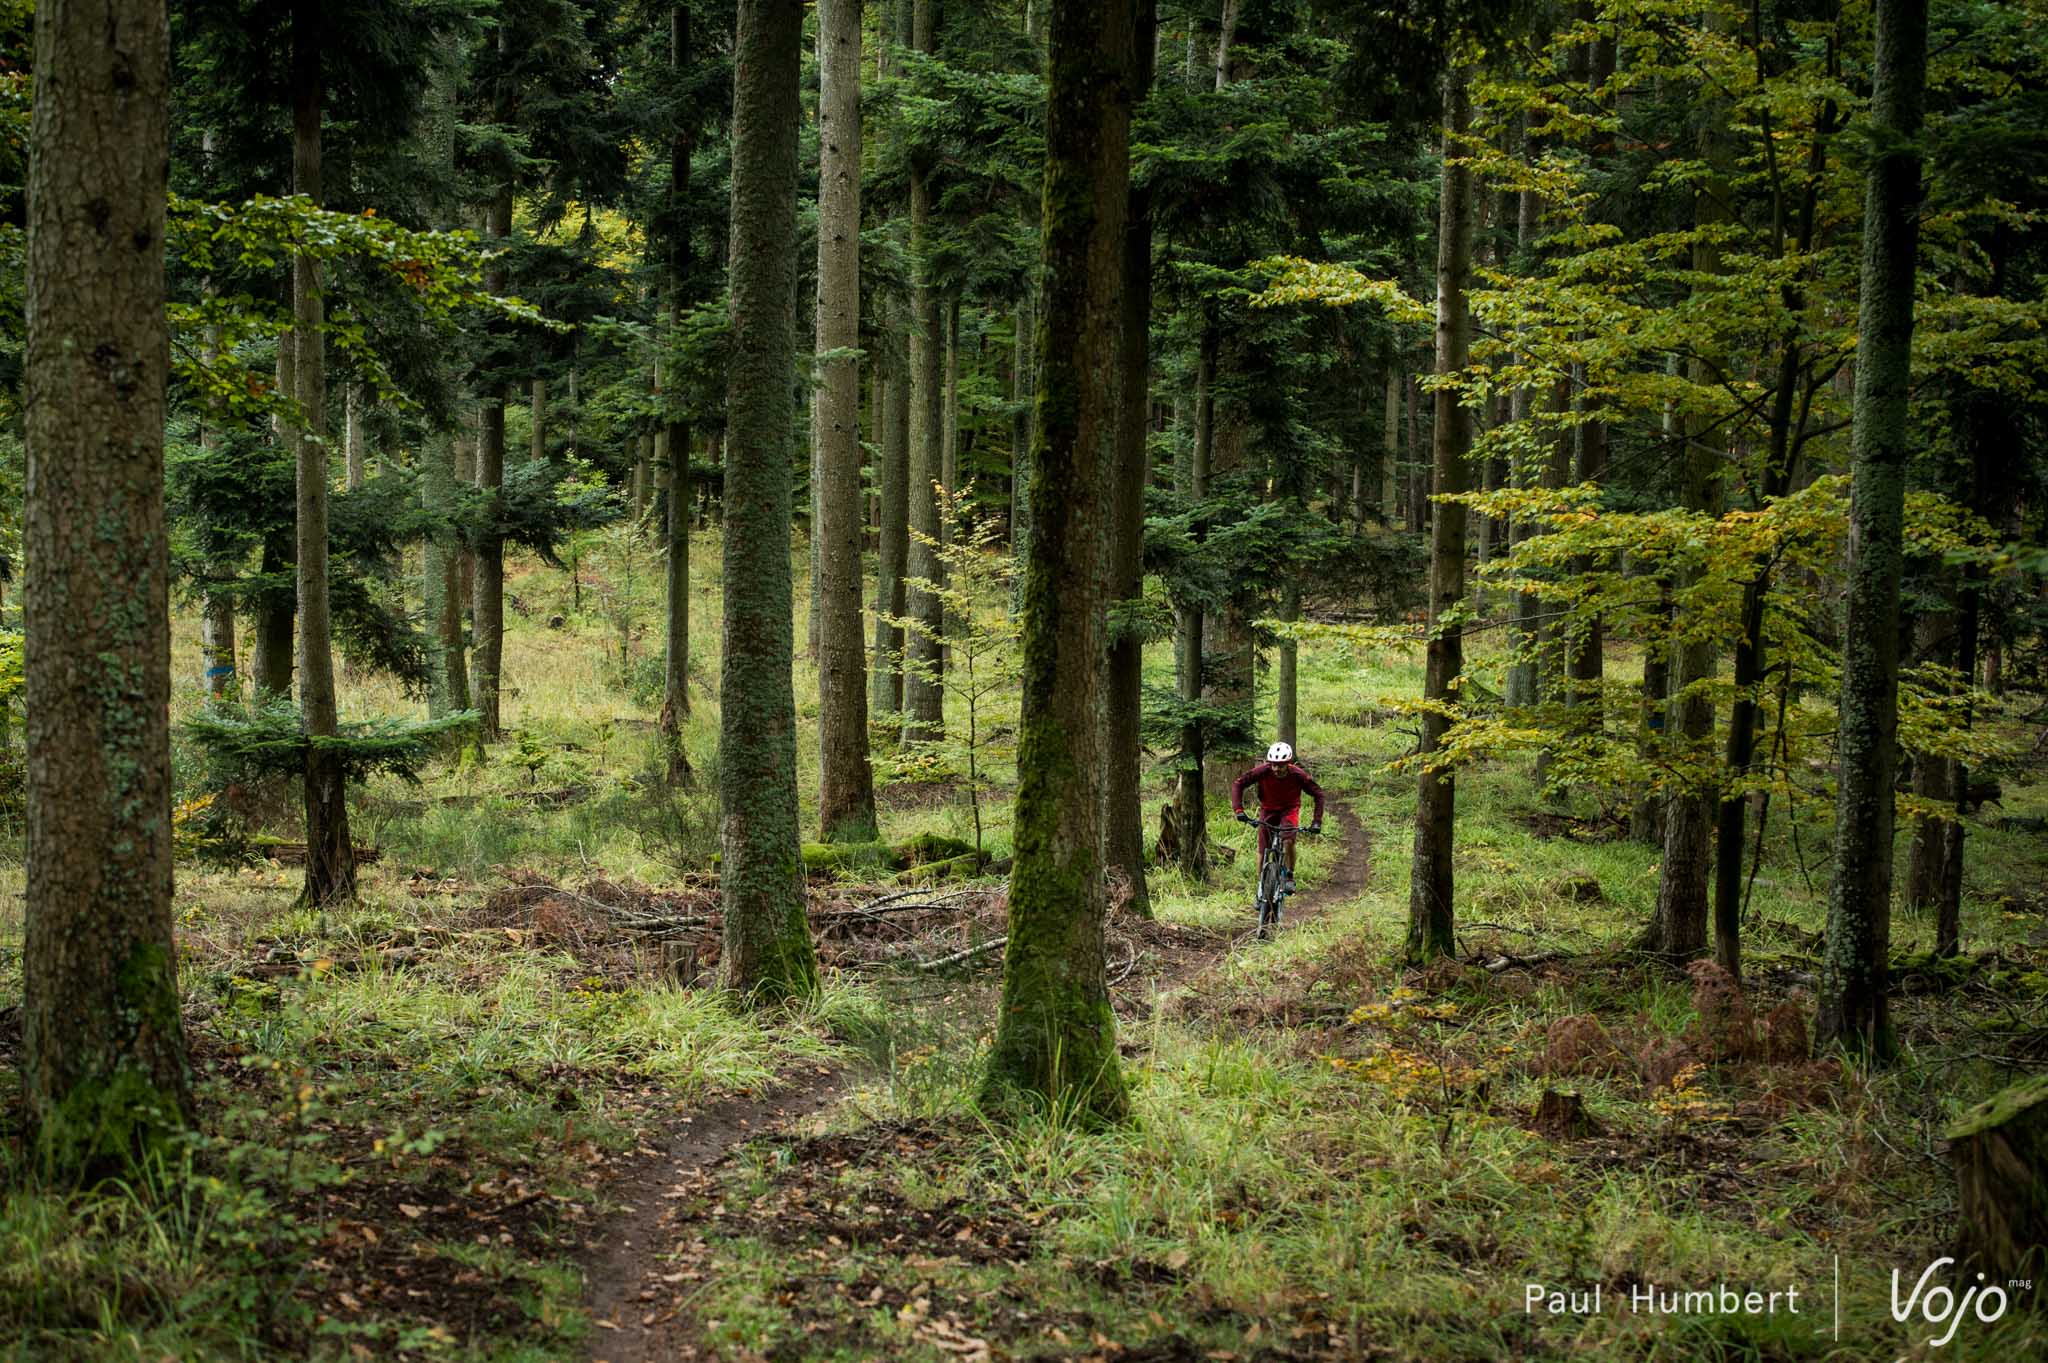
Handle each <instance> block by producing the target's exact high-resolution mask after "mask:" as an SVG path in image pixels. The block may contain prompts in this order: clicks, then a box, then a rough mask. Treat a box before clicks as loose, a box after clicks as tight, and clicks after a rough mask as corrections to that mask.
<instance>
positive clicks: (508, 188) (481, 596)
mask: <svg viewBox="0 0 2048 1363" xmlns="http://www.w3.org/2000/svg"><path fill="white" fill-rule="evenodd" d="M511 33H512V31H511V28H510V26H509V25H507V24H503V23H501V24H500V25H499V27H498V55H499V60H500V62H501V64H507V63H508V57H509V52H510V44H511ZM491 103H492V117H493V119H495V120H496V121H497V122H498V123H499V124H500V125H508V124H510V123H511V122H512V112H513V111H512V78H511V76H510V75H507V74H500V75H499V77H498V83H497V88H496V90H495V91H494V92H493V94H492V100H491ZM488 225H489V228H490V235H491V238H492V239H493V240H494V241H495V242H496V243H497V246H498V249H499V251H500V252H502V251H503V250H504V246H505V242H506V240H507V238H509V237H510V236H511V235H512V184H511V181H510V180H507V181H506V182H505V183H503V184H500V185H499V186H498V187H497V192H496V194H495V195H493V197H492V199H491V205H490V215H489V224H488ZM503 262H504V256H503V255H502V254H500V255H499V256H498V257H497V258H496V259H495V260H494V261H493V262H492V264H491V266H490V268H489V269H488V270H486V271H485V274H484V287H485V288H487V289H489V290H490V291H491V292H492V293H494V294H503V293H504V292H505V291H506V287H507V276H506V272H505V265H504V263H503ZM508 392H509V389H508V385H507V383H506V381H505V380H504V379H503V378H496V379H493V380H492V381H491V384H490V391H489V392H488V393H487V394H486V395H485V397H484V404H483V412H482V420H481V424H480V427H479V431H478V435H477V442H476V485H477V487H478V488H479V489H480V490H481V491H482V492H483V498H482V507H481V513H482V517H483V524H482V527H481V529H480V530H479V531H478V534H477V538H476V553H475V559H476V583H475V593H476V597H475V601H474V603H473V604H472V607H471V610H472V612H473V619H474V629H473V631H472V632H473V634H474V636H475V638H474V647H473V650H472V652H473V658H474V662H475V668H476V680H475V684H474V685H473V686H472V687H471V688H470V690H471V692H472V694H473V697H474V700H475V704H476V710H477V729H478V735H479V737H480V739H481V741H482V742H485V743H495V742H497V741H498V739H499V738H501V737H502V736H503V734H504V727H503V724H502V722H501V720H502V716H501V713H500V707H499V703H498V702H499V695H500V693H501V692H502V691H503V689H504V685H505V537H504V535H503V534H501V533H500V531H499V524H498V522H499V509H498V499H499V494H500V490H501V489H502V488H503V487H504V485H505V400H506V397H507V396H508Z"/></svg>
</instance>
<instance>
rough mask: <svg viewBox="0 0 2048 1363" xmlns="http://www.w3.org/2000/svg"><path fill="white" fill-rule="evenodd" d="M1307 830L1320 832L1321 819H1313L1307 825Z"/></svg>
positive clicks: (1321, 829) (1321, 827)
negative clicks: (1313, 820) (1312, 821)
mask: <svg viewBox="0 0 2048 1363" xmlns="http://www.w3.org/2000/svg"><path fill="white" fill-rule="evenodd" d="M1308 831H1309V832H1311V833H1320V832H1322V831H1323V821H1322V820H1321V819H1317V820H1316V821H1315V822H1314V823H1312V824H1310V825H1309V826H1308Z"/></svg>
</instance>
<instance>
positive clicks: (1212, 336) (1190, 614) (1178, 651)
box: [1173, 320, 1217, 880]
mask: <svg viewBox="0 0 2048 1363" xmlns="http://www.w3.org/2000/svg"><path fill="white" fill-rule="evenodd" d="M1216 350H1217V340H1216V326H1215V324H1214V323H1213V322H1209V321H1206V320H1205V321H1204V322H1203V324H1202V338H1201V341H1200V343H1199V346H1198V349H1197V354H1196V359H1195V401H1194V409H1195V413H1194V415H1195V432H1194V439H1193V440H1191V441H1189V442H1188V444H1189V450H1188V464H1187V470H1186V475H1187V476H1186V479H1185V481H1184V483H1183V485H1182V486H1181V487H1180V489H1179V491H1180V493H1181V495H1182V496H1183V497H1185V498H1186V499H1187V500H1188V501H1190V502H1193V503H1200V502H1203V501H1205V500H1207V498H1208V496H1209V464H1210V461H1211V459H1212V458H1213V456H1214V454H1215V445H1216ZM1195 537H1196V539H1197V540H1200V539H1201V538H1203V530H1202V527H1201V526H1199V525H1197V527H1196V529H1195ZM1175 617H1176V619H1175V627H1174V656H1175V661H1176V664H1177V665H1176V668H1175V671H1176V674H1177V678H1178V681H1179V683H1180V702H1181V704H1182V705H1183V706H1184V707H1192V706H1194V705H1197V704H1199V703H1200V702H1201V699H1202V688H1203V685H1204V683H1206V681H1207V680H1208V679H1207V677H1205V676H1204V675H1203V666H1202V653H1203V646H1204V639H1203V635H1204V620H1203V616H1202V608H1201V606H1199V605H1197V604H1194V603H1192V602H1182V603H1181V604H1180V605H1179V606H1178V607H1176V609H1175ZM1206 745H1207V739H1206V737H1205V735H1204V734H1203V732H1202V726H1201V725H1200V724H1199V723H1197V722H1195V721H1194V720H1192V719H1190V720H1188V721H1187V722H1185V723H1183V724H1182V725H1181V729H1180V772H1179V775H1178V776H1177V777H1176V779H1175V783H1174V794H1173V807H1174V815H1175V818H1176V820H1177V821H1178V823H1179V825H1180V865H1181V869H1182V870H1183V871H1185V872H1186V873H1187V874H1189V875H1190V876H1193V877H1194V878H1195V879H1197V880H1201V879H1203V878H1205V877H1206V876H1207V875H1208V874H1209V811H1208V807H1207V806H1208V799H1207V794H1208V792H1207V787H1206V786H1205V785H1204V784H1203V780H1202V776H1203V773H1202V767H1203V763H1204V761H1205V760H1206V757H1207V754H1206V753H1205V752H1204V751H1203V749H1204V748H1205V747H1206Z"/></svg>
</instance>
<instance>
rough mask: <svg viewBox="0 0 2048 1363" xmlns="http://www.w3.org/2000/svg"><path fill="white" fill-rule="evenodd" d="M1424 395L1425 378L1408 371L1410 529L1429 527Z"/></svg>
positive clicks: (1406, 463) (1407, 462)
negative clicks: (1423, 436)
mask: <svg viewBox="0 0 2048 1363" xmlns="http://www.w3.org/2000/svg"><path fill="white" fill-rule="evenodd" d="M1423 402H1424V397H1423V393H1422V380H1421V377H1420V376H1419V375H1416V374H1412V373H1411V374H1409V375H1408V457H1407V458H1406V459H1405V460H1403V461H1402V462H1403V465H1404V466H1405V467H1406V469H1407V471H1408V478H1407V486H1408V514H1407V518H1406V519H1407V526H1408V529H1410V530H1427V529H1428V528H1429V471H1430V466H1429V463H1428V461H1426V460H1424V459H1423V458H1422V448H1423V447H1422V407H1423Z"/></svg>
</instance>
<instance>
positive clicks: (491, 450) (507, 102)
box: [470, 23, 645, 743]
mask: <svg viewBox="0 0 2048 1363" xmlns="http://www.w3.org/2000/svg"><path fill="white" fill-rule="evenodd" d="M511 34H512V29H511V25H510V24H505V23H501V24H500V25H499V27H498V61H499V65H500V66H501V67H504V66H509V64H510V61H511V41H512V37H511ZM491 116H492V118H493V119H494V120H495V121H496V122H497V123H498V124H499V125H500V126H501V127H504V126H510V124H511V122H512V117H513V109H512V78H511V76H510V75H508V74H504V73H503V72H502V71H501V73H500V74H499V76H498V77H497V85H496V88H495V90H494V91H493V92H492V96H491ZM486 226H487V228H488V229H489V233H490V236H491V238H492V240H493V241H494V242H495V243H496V249H497V251H498V252H499V254H498V255H497V256H496V257H495V258H494V260H493V261H492V263H491V265H490V267H489V268H488V269H487V270H486V271H485V272H484V287H486V288H488V289H489V290H490V291H491V292H492V293H494V294H503V293H504V292H505V291H506V288H507V278H508V277H507V274H506V269H505V264H504V261H505V256H504V254H503V253H504V250H505V247H506V244H507V238H509V237H510V236H511V235H512V181H511V178H510V175H509V172H508V173H507V178H506V179H505V180H503V181H502V182H501V183H500V184H499V185H498V187H497V192H496V193H495V194H494V195H493V196H492V198H491V202H490V208H489V211H488V213H487V214H486ZM509 392H510V389H509V385H508V384H507V382H506V380H505V378H504V377H503V376H502V375H500V376H498V377H495V378H493V379H491V380H490V383H489V387H488V389H487V391H486V392H485V394H484V403H483V410H482V412H481V413H480V414H479V423H478V430H477V441H476V485H477V488H478V490H480V491H481V492H482V493H483V498H482V506H481V514H482V517H483V523H482V525H481V526H480V527H479V529H478V531H477V536H476V549H475V563H476V575H475V583H474V589H473V590H474V592H475V596H474V599H473V601H472V603H471V607H470V609H471V618H472V621H473V625H474V627H473V629H472V634H473V635H474V640H473V644H474V646H473V649H472V659H473V662H474V665H475V680H474V682H473V684H472V685H471V687H470V693H471V696H472V698H473V700H474V702H475V705H476V710H477V729H478V733H479V736H480V737H481V739H482V741H483V742H485V743H495V742H497V741H498V739H499V738H500V737H501V736H502V735H503V732H504V728H503V724H502V714H501V710H500V706H499V703H498V702H499V696H500V694H501V692H502V691H503V689H504V685H505V537H504V535H503V533H502V532H501V529H500V526H499V509H498V498H499V494H500V491H501V489H502V488H503V487H504V485H505V401H506V398H507V397H508V395H509ZM644 468H645V462H644V460H643V462H642V469H643V470H644ZM636 509H637V507H636Z"/></svg>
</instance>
